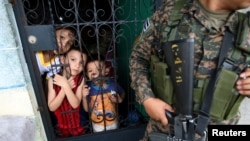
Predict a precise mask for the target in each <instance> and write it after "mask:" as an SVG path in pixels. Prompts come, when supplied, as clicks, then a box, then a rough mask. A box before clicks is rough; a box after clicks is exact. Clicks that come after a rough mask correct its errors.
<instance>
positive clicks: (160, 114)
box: [143, 97, 174, 126]
mask: <svg viewBox="0 0 250 141" xmlns="http://www.w3.org/2000/svg"><path fill="white" fill-rule="evenodd" d="M143 106H144V108H145V110H146V112H147V113H148V115H149V116H150V118H152V119H154V120H157V121H160V122H161V123H162V124H163V125H164V126H167V124H168V120H167V117H166V110H168V111H170V112H174V110H173V108H172V107H171V106H170V105H169V104H167V103H166V102H164V101H162V100H160V99H158V98H153V97H151V98H148V99H146V100H145V101H144V102H143Z"/></svg>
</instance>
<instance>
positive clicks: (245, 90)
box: [236, 68, 250, 97]
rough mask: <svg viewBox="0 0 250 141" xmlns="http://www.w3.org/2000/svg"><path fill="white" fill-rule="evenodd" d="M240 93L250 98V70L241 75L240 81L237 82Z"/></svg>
mask: <svg viewBox="0 0 250 141" xmlns="http://www.w3.org/2000/svg"><path fill="white" fill-rule="evenodd" d="M236 88H237V90H238V92H239V93H240V94H242V95H245V96H248V97H249V96H250V68H247V69H245V71H244V72H242V73H241V74H240V79H239V80H237V82H236Z"/></svg>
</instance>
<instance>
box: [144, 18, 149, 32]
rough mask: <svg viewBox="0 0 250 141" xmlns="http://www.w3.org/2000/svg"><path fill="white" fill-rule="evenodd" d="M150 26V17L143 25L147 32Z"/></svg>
mask: <svg viewBox="0 0 250 141" xmlns="http://www.w3.org/2000/svg"><path fill="white" fill-rule="evenodd" d="M149 27H150V22H149V19H148V18H147V20H146V21H145V22H144V25H143V31H144V32H145V31H146V30H147V29H148V28H149Z"/></svg>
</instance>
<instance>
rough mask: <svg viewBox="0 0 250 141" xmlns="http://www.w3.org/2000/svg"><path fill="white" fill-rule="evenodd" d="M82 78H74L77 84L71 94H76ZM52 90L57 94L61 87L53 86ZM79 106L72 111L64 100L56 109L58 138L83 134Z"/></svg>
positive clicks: (66, 100)
mask: <svg viewBox="0 0 250 141" xmlns="http://www.w3.org/2000/svg"><path fill="white" fill-rule="evenodd" d="M82 78H83V76H82V75H80V74H79V75H77V76H76V77H75V78H74V82H75V83H76V84H77V85H76V87H75V88H73V89H72V90H73V92H74V93H75V92H76V89H77V87H78V86H79V84H80V82H81V81H82ZM54 89H55V91H56V94H58V93H59V91H60V90H61V87H59V86H57V85H54ZM80 106H81V104H80V105H79V106H78V107H77V108H76V109H73V108H72V107H71V105H70V103H69V101H68V99H67V98H64V100H63V102H62V104H61V106H60V107H58V109H57V110H56V111H55V112H54V114H55V116H56V119H57V129H56V130H57V131H56V133H57V135H58V136H60V137H69V136H77V135H82V134H84V133H85V130H84V128H83V127H82V126H81V125H80Z"/></svg>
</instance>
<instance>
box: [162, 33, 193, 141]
mask: <svg viewBox="0 0 250 141" xmlns="http://www.w3.org/2000/svg"><path fill="white" fill-rule="evenodd" d="M162 47H163V51H164V56H165V59H166V62H167V64H168V66H170V67H169V68H168V69H170V70H168V71H169V73H170V75H171V79H172V82H173V88H174V94H175V97H174V99H175V102H176V104H175V106H176V107H175V113H171V112H169V111H166V116H167V118H168V121H169V123H170V124H172V125H174V136H173V137H172V139H171V140H178V141H183V140H185V141H194V133H195V122H194V117H193V115H192V102H193V67H194V39H192V38H188V39H183V40H175V41H170V42H165V43H163V45H162Z"/></svg>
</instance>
